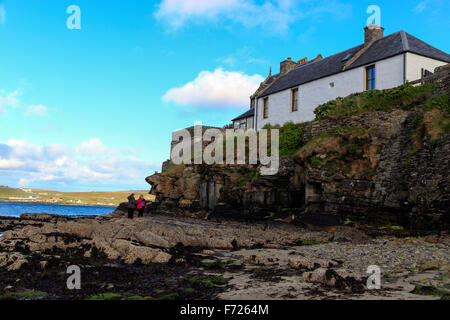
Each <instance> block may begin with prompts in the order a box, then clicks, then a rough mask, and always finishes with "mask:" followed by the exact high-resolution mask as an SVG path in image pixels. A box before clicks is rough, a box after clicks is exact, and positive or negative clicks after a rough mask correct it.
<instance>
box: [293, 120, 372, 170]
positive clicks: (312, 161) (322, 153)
mask: <svg viewBox="0 0 450 320" xmlns="http://www.w3.org/2000/svg"><path fill="white" fill-rule="evenodd" d="M378 154H379V146H377V145H374V144H372V137H371V130H367V129H364V128H350V127H338V128H336V129H335V130H334V132H332V133H322V134H320V135H318V136H317V137H315V138H314V139H312V140H311V141H309V142H308V143H307V144H306V145H305V146H304V147H303V148H301V149H300V150H299V151H298V152H297V154H296V155H295V160H296V161H297V162H298V163H304V164H307V165H309V166H310V167H312V168H313V169H324V170H326V171H328V172H329V173H330V174H335V173H338V172H342V173H345V174H352V175H355V174H356V175H358V176H360V177H361V178H370V177H371V176H373V174H374V173H375V169H376V165H377V162H378Z"/></svg>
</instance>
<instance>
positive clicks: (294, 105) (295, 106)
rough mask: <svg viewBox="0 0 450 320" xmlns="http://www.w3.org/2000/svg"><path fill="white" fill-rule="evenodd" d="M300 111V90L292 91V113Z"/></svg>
mask: <svg viewBox="0 0 450 320" xmlns="http://www.w3.org/2000/svg"><path fill="white" fill-rule="evenodd" d="M295 111H298V88H295V89H292V92H291V112H295Z"/></svg>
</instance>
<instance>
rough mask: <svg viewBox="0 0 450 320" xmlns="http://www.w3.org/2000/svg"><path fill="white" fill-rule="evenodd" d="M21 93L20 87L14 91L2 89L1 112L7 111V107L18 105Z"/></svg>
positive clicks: (0, 92) (0, 97) (0, 95)
mask: <svg viewBox="0 0 450 320" xmlns="http://www.w3.org/2000/svg"><path fill="white" fill-rule="evenodd" d="M19 95H20V89H17V90H15V91H12V92H7V91H5V90H0V113H5V112H6V108H7V107H17V106H18V105H19V99H18V96H19Z"/></svg>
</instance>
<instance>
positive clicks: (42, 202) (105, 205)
mask: <svg viewBox="0 0 450 320" xmlns="http://www.w3.org/2000/svg"><path fill="white" fill-rule="evenodd" d="M0 203H29V204H51V205H60V206H74V207H111V208H116V207H117V206H116V205H114V204H94V203H73V202H68V203H66V202H46V201H32V200H29V201H27V200H6V199H0Z"/></svg>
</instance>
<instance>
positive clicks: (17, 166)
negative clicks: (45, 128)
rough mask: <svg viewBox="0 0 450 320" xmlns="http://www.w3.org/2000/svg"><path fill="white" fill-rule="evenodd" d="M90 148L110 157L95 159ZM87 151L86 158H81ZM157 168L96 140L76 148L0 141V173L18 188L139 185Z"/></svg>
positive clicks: (17, 141)
mask: <svg viewBox="0 0 450 320" xmlns="http://www.w3.org/2000/svg"><path fill="white" fill-rule="evenodd" d="M94 147H99V148H104V149H106V150H108V151H109V152H110V155H109V156H108V157H106V158H105V157H101V156H100V154H97V156H95V155H94V153H93V152H92V151H93V149H92V148H94ZM2 150H3V151H2ZM87 152H89V154H90V157H85V155H86V153H87ZM159 168H160V164H159V163H154V162H151V161H146V160H143V159H139V158H136V157H134V156H130V155H129V154H126V153H121V152H119V151H117V150H114V149H109V148H107V147H106V146H104V144H103V142H102V141H101V140H100V139H97V138H92V139H89V141H87V142H82V143H80V145H79V147H78V148H69V147H67V146H63V145H58V144H50V145H45V146H36V145H33V144H30V143H28V142H27V141H26V140H16V139H10V140H9V141H8V142H6V143H2V142H0V174H1V175H5V176H13V177H16V178H17V180H15V181H18V182H17V184H18V185H19V186H28V185H33V184H36V183H38V184H39V183H50V185H49V187H52V186H57V185H59V184H65V185H71V186H74V187H76V186H78V185H88V186H92V188H95V187H96V186H97V187H98V186H99V187H100V188H101V186H107V187H112V188H120V187H121V186H123V185H136V186H142V185H143V184H144V183H143V182H144V178H145V177H146V176H148V175H149V174H152V173H153V172H154V171H156V170H159Z"/></svg>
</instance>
